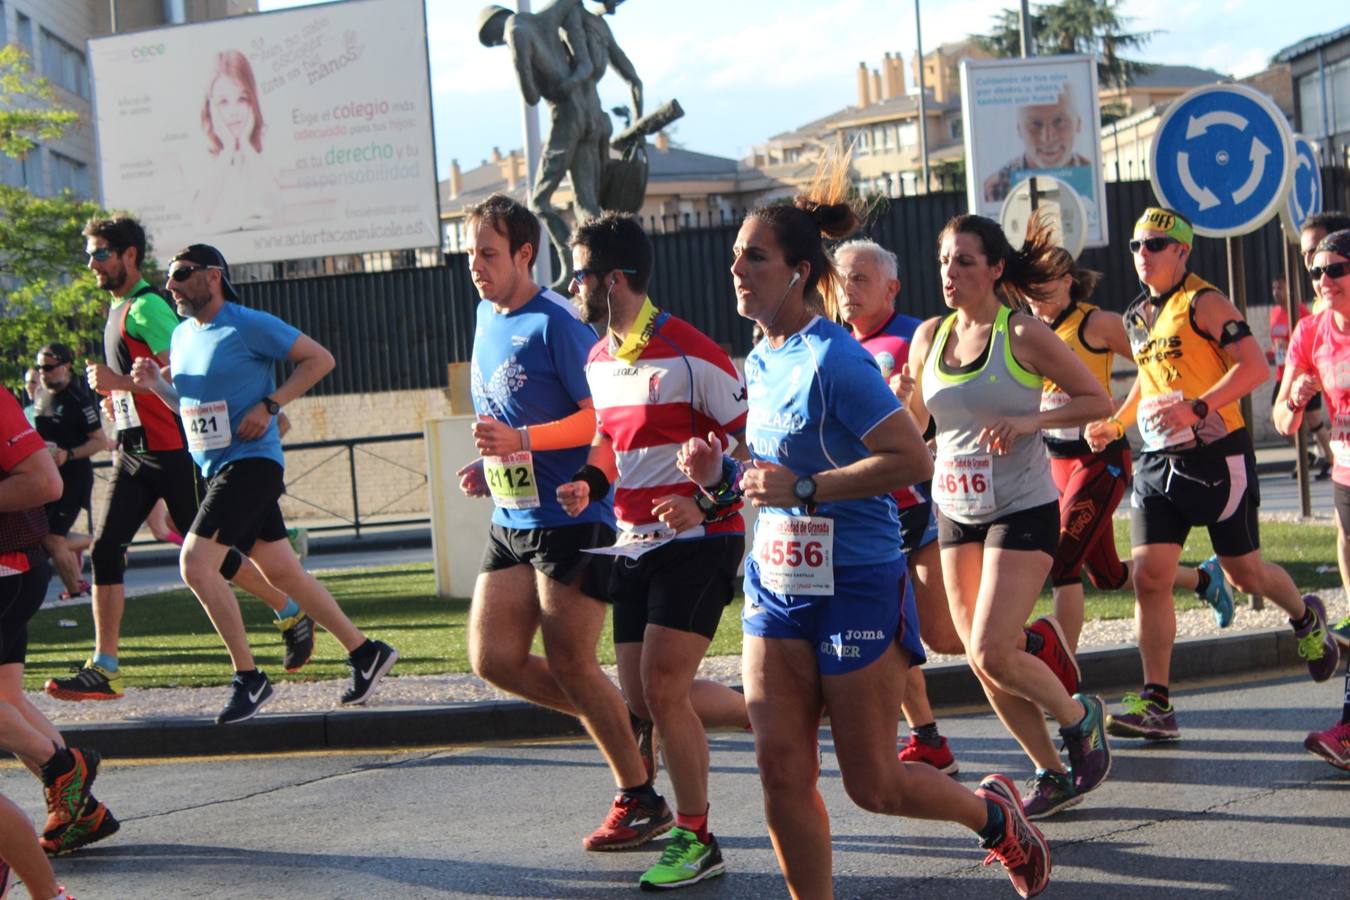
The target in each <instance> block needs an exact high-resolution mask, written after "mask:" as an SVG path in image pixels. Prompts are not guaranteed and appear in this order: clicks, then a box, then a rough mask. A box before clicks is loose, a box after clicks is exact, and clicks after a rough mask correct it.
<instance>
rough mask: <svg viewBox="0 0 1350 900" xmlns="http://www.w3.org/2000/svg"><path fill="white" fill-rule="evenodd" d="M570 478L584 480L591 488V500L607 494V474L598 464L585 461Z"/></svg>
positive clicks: (602, 497) (601, 497)
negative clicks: (594, 464)
mask: <svg viewBox="0 0 1350 900" xmlns="http://www.w3.org/2000/svg"><path fill="white" fill-rule="evenodd" d="M572 480H573V481H584V482H586V484H587V485H588V486H589V487H590V489H591V499H592V500H597V501H599V500H603V499H605V498H606V497H608V496H609V476H607V475H606V474H605V473H604V472H603V471H602V470H601V469H600V468H599V467H598V466H593V465H591V464H590V463H587V464H586V465H584V466H582V467H581V468H580V469H577V470H576V472H574V473H573V474H572Z"/></svg>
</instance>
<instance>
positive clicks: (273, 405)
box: [263, 397, 281, 416]
mask: <svg viewBox="0 0 1350 900" xmlns="http://www.w3.org/2000/svg"><path fill="white" fill-rule="evenodd" d="M263 405H264V406H266V407H267V414H268V415H269V416H275V415H276V414H277V413H279V412H281V404H280V403H278V402H277V401H275V400H273V399H272V398H271V397H264V398H263Z"/></svg>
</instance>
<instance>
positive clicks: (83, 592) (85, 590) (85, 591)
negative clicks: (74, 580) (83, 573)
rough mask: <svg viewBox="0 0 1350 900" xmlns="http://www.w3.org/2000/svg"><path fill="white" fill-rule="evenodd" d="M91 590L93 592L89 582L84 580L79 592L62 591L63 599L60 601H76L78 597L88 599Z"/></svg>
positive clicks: (81, 582)
mask: <svg viewBox="0 0 1350 900" xmlns="http://www.w3.org/2000/svg"><path fill="white" fill-rule="evenodd" d="M91 590H93V588H92V587H91V586H90V584H89V582H87V581H84V580H81V581H80V587H79V589H78V590H76V591H74V592H71V591H62V592H61V598H60V599H62V600H74V599H75V598H76V597H88V596H89V592H90V591H91Z"/></svg>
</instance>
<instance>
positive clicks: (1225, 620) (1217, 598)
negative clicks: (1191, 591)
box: [1197, 556, 1233, 628]
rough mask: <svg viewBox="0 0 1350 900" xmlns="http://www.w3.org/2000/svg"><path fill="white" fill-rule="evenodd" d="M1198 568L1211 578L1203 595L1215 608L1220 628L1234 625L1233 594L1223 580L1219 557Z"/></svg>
mask: <svg viewBox="0 0 1350 900" xmlns="http://www.w3.org/2000/svg"><path fill="white" fill-rule="evenodd" d="M1197 568H1199V569H1200V571H1202V572H1204V573H1205V574H1206V575H1208V576H1209V587H1207V588H1205V592H1204V593H1203V594H1202V595H1201V596H1202V597H1204V599H1205V602H1206V603H1208V604H1209V605H1210V606H1212V607H1214V621H1215V622H1217V623H1218V625H1219V627H1220V628H1227V627H1228V626H1229V625H1232V624H1233V592H1232V591H1230V590H1229V589H1228V583H1227V582H1225V581H1224V579H1223V569H1221V568H1220V567H1219V557H1217V556H1211V557H1210V558H1209V559H1207V560H1205V561H1204V562H1202V563H1201V564H1200V565H1199V566H1198V567H1197Z"/></svg>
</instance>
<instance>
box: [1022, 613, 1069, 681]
mask: <svg viewBox="0 0 1350 900" xmlns="http://www.w3.org/2000/svg"><path fill="white" fill-rule="evenodd" d="M1026 631H1027V651H1028V652H1030V653H1031V655H1032V656H1035V657H1036V658H1037V659H1039V660H1040V661H1041V662H1043V663H1045V664H1046V665H1047V666H1049V667H1050V671H1051V672H1054V673H1055V677H1056V678H1058V679H1059V682H1060V684H1062V685H1064V690H1066V691H1068V692H1069V694H1076V693H1078V682H1079V681H1081V680H1082V679H1083V673H1082V671H1080V670H1079V668H1078V660H1076V659H1074V656H1073V653H1072V652H1071V651H1070V650H1069V641H1068V639H1067V638H1066V637H1064V629H1063V628H1060V627H1059V620H1058V619H1056V618H1055V617H1054V616H1041V617H1040V618H1039V619H1037V620H1036V621H1034V622H1032V623H1031V624H1030V625H1028V626H1027V629H1026ZM1033 648H1034V649H1033Z"/></svg>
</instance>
